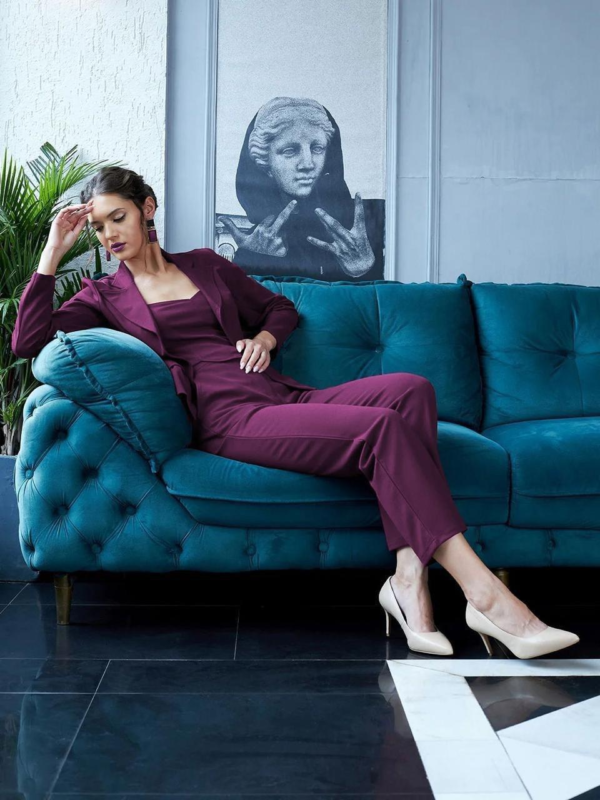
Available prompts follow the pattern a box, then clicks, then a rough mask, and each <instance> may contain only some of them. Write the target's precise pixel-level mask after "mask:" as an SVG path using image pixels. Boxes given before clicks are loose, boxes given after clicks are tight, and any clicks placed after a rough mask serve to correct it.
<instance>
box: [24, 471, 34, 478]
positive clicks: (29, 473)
mask: <svg viewBox="0 0 600 800" xmlns="http://www.w3.org/2000/svg"><path fill="white" fill-rule="evenodd" d="M25 477H26V478H31V477H33V470H32V469H27V470H25Z"/></svg>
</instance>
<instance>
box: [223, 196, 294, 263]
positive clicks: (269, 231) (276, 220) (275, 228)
mask: <svg viewBox="0 0 600 800" xmlns="http://www.w3.org/2000/svg"><path fill="white" fill-rule="evenodd" d="M295 207H296V200H290V202H289V203H288V204H287V206H286V207H285V208H284V209H283V210H282V211H280V213H279V214H278V216H277V217H275V214H269V216H268V217H265V218H264V219H263V221H262V222H259V223H258V225H257V226H256V228H255V229H254V230H253V231H252V233H246V232H245V231H242V230H240V229H239V228H238V227H237V225H236V224H235V223H234V222H233V220H231V219H229V217H218V220H219V222H222V223H223V225H224V226H225V227H226V228H227V230H228V231H229V233H230V234H231V235H232V236H233V239H234V241H235V243H236V244H237V246H238V247H245V248H246V250H251V251H252V252H253V253H261V254H262V255H265V256H279V257H281V258H282V257H283V256H285V255H287V247H286V246H285V243H284V241H283V239H282V237H281V236H280V235H279V232H280V230H281V228H282V226H283V225H284V224H285V223H286V222H287V221H288V219H289V217H290V215H291V213H292V211H293V210H294V208H295Z"/></svg>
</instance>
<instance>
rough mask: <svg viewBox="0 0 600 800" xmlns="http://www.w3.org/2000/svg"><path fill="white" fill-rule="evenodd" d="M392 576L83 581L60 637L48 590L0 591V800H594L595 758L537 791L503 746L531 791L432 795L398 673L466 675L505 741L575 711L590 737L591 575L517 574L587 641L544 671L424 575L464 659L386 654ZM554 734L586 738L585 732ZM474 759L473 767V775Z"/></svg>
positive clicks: (593, 666) (455, 591) (594, 654)
mask: <svg viewBox="0 0 600 800" xmlns="http://www.w3.org/2000/svg"><path fill="white" fill-rule="evenodd" d="M388 574H389V573H382V572H376V571H337V572H333V571H332V572H330V573H325V572H316V571H315V572H304V571H289V572H285V573H269V572H262V573H251V574H241V575H235V574H234V575H230V574H219V575H215V574H201V573H176V574H175V573H172V574H170V575H140V574H135V573H130V574H122V573H119V574H116V575H115V574H110V573H80V574H79V575H77V576H76V578H75V584H74V591H73V605H72V611H71V624H70V625H68V626H59V625H57V623H56V612H55V606H54V587H53V585H52V576H51V575H45V574H42V575H41V576H40V580H39V581H38V582H36V583H32V584H18V583H0V798H1V800H8V799H10V800H16V798H27V800H33V799H34V798H35V800H38V798H39V800H42V799H43V800H47V799H49V798H66V797H67V796H68V798H69V800H78V798H83V797H86V798H88V797H89V798H92V797H96V796H97V797H104V796H106V797H109V796H110V797H111V798H119V799H120V800H125V799H126V798H133V797H136V796H139V795H148V796H151V797H153V798H156V800H170V799H171V798H176V797H198V798H203V799H204V800H206V799H207V798H228V800H232V798H246V797H247V798H267V797H268V798H271V799H274V798H282V799H283V798H300V797H312V796H318V797H319V798H321V799H322V800H326V799H327V800H328V799H329V798H332V799H333V798H346V797H348V798H355V799H356V798H363V797H364V798H374V797H382V798H383V797H385V798H388V797H390V798H393V797H397V798H402V799H403V800H411V798H414V799H415V800H416V799H417V798H419V800H425V799H426V798H436V799H437V800H446V798H447V799H448V800H450V798H451V799H452V800H463V798H467V797H468V798H469V800H478V799H479V798H483V797H486V798H490V799H491V798H495V800H517V798H533V799H534V800H538V798H539V800H560V798H567V797H578V798H586V799H588V798H592V799H593V800H599V798H600V788H595V787H600V772H599V777H598V781H597V784H595V783H594V775H595V769H596V768H598V770H599V771H600V753H596V751H595V750H594V749H592V750H591V751H590V750H589V749H588V748H587V746H584V745H581V746H580V747H579V748H575V749H574V752H573V753H571V754H570V755H571V757H573V758H574V757H576V756H577V757H578V758H580V759H585V768H584V767H581V765H579V772H578V775H579V778H580V780H581V781H583V782H582V783H579V784H577V783H575V784H574V786H573V788H568V787H565V786H562V785H561V786H559V785H558V783H557V782H556V781H552V782H551V781H550V780H549V779H548V783H547V786H545V787H544V788H540V786H539V785H536V784H535V781H533V782H532V783H529V784H528V783H527V782H528V780H529V778H528V776H527V775H523V771H522V770H521V767H520V766H519V765H517V762H518V760H519V758H518V756H519V753H518V752H517V751H516V750H510V749H507V752H508V757H507V763H508V759H510V767H511V769H512V765H513V764H515V765H517V766H516V767H515V769H516V772H518V773H519V776H520V778H521V779H522V780H523V784H521V781H520V778H519V777H515V776H513V777H512V781H513V783H510V780H509V779H506V782H505V783H502V781H504V780H505V778H504V777H503V778H502V780H500V781H499V782H498V779H497V777H496V778H494V780H496V781H497V782H496V783H494V780H492V779H490V783H489V785H487V784H486V783H485V779H483V778H482V779H481V780H482V781H483V783H482V782H481V781H480V782H479V783H478V782H477V780H476V778H477V776H476V775H475V773H474V779H473V783H472V784H470V785H468V787H467V789H466V790H465V789H462V790H461V791H460V792H459V791H458V790H457V788H456V786H454V785H452V784H451V782H449V783H448V785H447V786H446V787H445V788H443V789H440V786H441V785H442V784H441V783H440V778H439V776H437V775H435V776H434V775H433V774H432V771H431V768H430V767H429V766H428V760H427V758H428V755H427V753H428V751H427V749H426V747H425V744H426V741H425V739H421V738H420V736H421V734H420V733H419V732H418V731H417V730H416V728H415V717H414V714H415V708H417V711H418V706H413V703H412V697H414V698H415V701H416V700H417V694H418V690H417V689H416V688H414V689H411V688H410V687H411V686H416V685H415V684H414V683H413V684H411V680H414V677H412V678H410V680H408V679H407V682H406V689H405V687H404V685H403V686H402V692H400V693H399V692H398V680H402V677H400V678H399V676H402V675H408V674H409V673H408V672H406V668H407V667H408V668H414V667H422V669H421V670H420V671H419V672H418V674H421V675H426V676H427V677H429V676H431V675H433V673H434V672H435V671H436V668H437V667H438V665H441V664H443V665H444V666H443V667H442V668H441V669H442V673H440V677H441V678H444V674H443V670H444V669H447V670H448V671H449V672H450V673H452V674H451V675H450V676H445V678H448V677H449V678H451V679H452V680H454V679H455V678H456V676H457V675H458V674H459V673H460V674H461V675H466V677H464V678H462V677H460V678H456V679H457V680H460V681H464V682H465V685H466V686H468V689H469V690H470V691H469V692H468V695H469V696H468V698H467V699H468V700H469V702H471V704H473V702H474V701H476V706H477V711H478V712H479V713H482V715H485V716H484V717H483V716H482V719H484V720H485V724H486V725H488V727H489V734H490V735H491V737H492V738H493V739H494V742H493V743H494V745H496V744H499V742H500V738H498V741H496V733H498V734H501V733H508V732H509V731H513V732H516V731H519V732H520V731H521V730H523V729H522V728H521V727H518V726H520V725H522V724H523V723H524V722H527V723H528V724H531V725H534V724H535V720H536V719H537V720H538V721H539V720H541V718H542V717H545V716H547V718H548V721H550V720H554V722H558V718H556V717H552V715H553V714H555V713H556V712H557V711H558V712H559V713H566V712H567V711H573V710H576V709H577V708H581V709H583V710H585V711H586V714H587V716H585V714H584V715H583V716H584V717H585V719H584V722H583V724H584V726H585V725H588V726H592V725H595V723H596V721H597V720H598V719H600V718H599V717H597V716H596V714H597V702H598V701H599V700H600V668H598V669H597V667H599V666H600V622H599V613H598V612H599V610H600V602H599V600H598V595H597V577H598V573H597V570H592V569H553V570H551V571H550V570H548V571H546V570H533V569H529V570H525V569H513V570H511V571H510V576H511V577H510V580H511V589H512V591H513V592H514V593H515V594H516V595H517V596H518V597H520V598H521V599H522V600H523V601H524V602H526V603H527V604H528V605H529V607H530V608H531V609H532V610H533V611H534V612H535V613H536V614H537V615H538V616H539V617H540V618H541V619H542V620H543V621H544V622H546V624H548V625H552V626H555V627H559V628H566V629H568V630H573V631H575V632H576V633H578V634H579V636H580V637H581V641H580V642H579V643H578V644H577V645H574V646H573V647H570V648H567V649H566V650H564V651H558V652H556V653H555V654H551V658H552V659H553V661H552V665H553V668H552V669H550V670H548V674H540V669H539V667H540V665H539V664H537V665H536V662H537V661H539V660H538V659H532V660H530V661H522V660H520V659H512V658H508V656H510V654H509V653H507V652H506V651H503V650H502V649H501V648H497V649H496V650H495V655H494V657H493V658H490V657H489V656H488V655H487V652H486V650H485V648H484V646H483V642H482V641H481V639H480V637H479V635H478V634H476V633H474V632H473V631H471V630H470V629H469V628H467V626H466V624H465V621H464V612H465V600H464V597H463V595H462V592H461V591H460V589H459V588H458V586H457V585H456V584H455V583H454V581H453V580H452V579H451V578H450V576H448V575H447V573H445V572H443V571H442V570H441V569H438V568H433V567H432V568H430V570H429V580H430V588H431V594H432V599H433V604H434V609H435V617H436V623H437V625H438V627H439V628H440V629H441V630H442V631H443V632H444V633H445V634H446V635H447V636H448V638H449V639H450V640H451V642H452V644H453V646H454V654H453V656H450V657H447V656H444V657H437V658H436V657H435V656H428V655H427V654H422V653H416V652H413V651H410V650H409V649H408V648H407V645H406V639H405V637H404V635H403V633H402V630H401V629H400V627H399V625H397V624H396V623H395V621H394V620H392V621H391V623H392V627H391V637H390V638H389V639H388V638H387V637H386V635H385V616H384V613H383V611H382V609H381V608H380V606H379V604H378V603H377V594H378V591H379V588H380V587H381V585H382V583H383V581H384V580H385V579H386V577H387V575H388ZM451 662H452V663H453V664H454V665H456V672H454V667H453V666H452V663H451ZM465 662H472V664H471V663H468V664H467V666H468V667H469V669H468V670H467V671H466V672H465V670H464V664H465ZM500 662H502V663H500ZM507 662H510V663H509V664H508V669H507ZM432 666H433V668H434V669H433V672H432V670H431V667H432ZM582 666H585V668H586V669H582ZM402 667H404V669H405V672H404V673H402V672H401V669H402ZM459 667H460V669H459ZM536 667H537V669H536ZM500 668H504V672H502V670H501V669H500ZM425 669H427V670H428V672H427V673H424V670H425ZM499 669H500V673H501V674H500V673H499V672H498V670H499ZM461 670H462V671H461ZM528 670H529V671H528ZM409 672H410V674H411V675H412V676H414V674H415V670H414V669H409ZM513 672H514V674H512V673H513ZM584 672H585V674H583V673H584ZM404 691H406V692H411V691H412V692H413V695H410V694H403V692H404ZM435 691H436V692H437V693H438V694H437V697H438V698H439V701H438V705H437V706H436V713H438V708H439V721H440V731H441V730H442V729H443V728H444V726H445V724H447V722H448V720H447V719H446V716H447V715H449V714H450V713H454V711H452V709H453V706H452V705H451V702H450V698H451V696H453V692H452V691H451V689H450V688H448V689H445V688H444V686H443V685H441V686H439V687H436V689H435ZM407 698H408V699H409V700H410V701H411V702H410V712H409V711H408V710H407V706H406V703H407ZM445 698H447V700H446V699H445ZM405 712H406V713H405ZM428 713H431V709H429V711H428ZM458 713H461V712H458ZM565 720H566V718H565ZM538 724H539V723H538ZM561 725H562V728H563V729H564V726H565V725H571V726H573V735H574V736H575V738H577V735H578V732H579V727H578V725H579V722H578V721H577V720H576V719H574V718H573V717H571V718H570V721H568V720H567V721H565V722H561ZM512 726H517V727H512ZM575 728H577V730H575ZM598 732H600V729H599V731H597V733H598ZM486 735H487V734H486ZM553 735H554V736H556V734H555V733H553ZM581 736H582V737H583V736H584V730H583V729H582V731H581ZM440 738H441V739H443V736H442V734H441V733H440ZM459 738H464V737H459V736H458V735H457V736H456V740H458V739H459ZM597 738H599V739H600V736H597ZM507 741H508V739H507V740H505V743H506V742H507ZM514 741H515V740H513V744H514ZM554 742H555V743H554V744H553V745H552V747H554V748H557V752H558V751H559V750H560V748H561V745H560V744H558V743H556V740H554ZM536 743H537V740H536ZM440 744H441V745H442V746H443V745H444V742H443V741H441V742H440V741H438V742H436V745H440ZM458 744H460V743H459V742H458V741H454V740H451V741H449V744H448V747H450V746H451V745H455V746H457V745H458ZM531 745H532V741H531V740H530V739H529V740H528V741H527V745H525V743H524V744H523V747H525V746H527V747H531ZM543 746H544V747H545V748H546V750H544V752H548V750H547V748H548V745H547V742H546V743H544V745H543ZM540 747H542V743H541V742H540ZM457 752H458V751H457ZM503 753H504V751H503ZM538 755H539V753H538ZM461 757H462V756H461V754H459V755H457V756H456V757H455V758H456V761H457V763H458V760H459V759H460V758H461ZM536 757H538V756H536ZM540 757H541V756H540ZM468 763H469V769H470V770H472V771H476V770H477V759H473V758H470V760H469V762H468ZM482 763H483V762H482ZM505 766H506V765H505ZM586 769H587V772H586ZM498 772H499V773H500V772H501V770H499V771H498ZM583 776H585V777H583ZM479 777H480V778H481V776H479ZM586 780H587V784H586V783H585V781H586ZM515 782H516V783H515ZM461 786H462V784H461ZM482 786H483V788H482ZM582 786H584V787H585V790H584V791H581V787H582ZM569 792H572V793H569ZM573 792H574V793H573Z"/></svg>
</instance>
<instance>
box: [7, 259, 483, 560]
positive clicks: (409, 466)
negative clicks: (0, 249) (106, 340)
mask: <svg viewBox="0 0 600 800" xmlns="http://www.w3.org/2000/svg"><path fill="white" fill-rule="evenodd" d="M161 253H162V255H163V258H164V259H165V260H166V261H169V262H171V263H174V264H175V265H176V266H177V267H178V268H179V269H181V270H182V271H183V272H185V274H186V275H187V276H188V277H189V278H190V280H191V281H192V282H193V283H194V284H195V285H196V286H197V287H198V289H199V291H198V292H197V293H196V295H194V296H193V297H192V298H188V299H186V300H174V301H163V302H159V303H151V304H148V303H146V301H145V300H144V298H143V297H142V295H141V293H140V292H139V290H138V288H137V285H136V283H135V281H134V279H133V275H132V274H131V272H130V271H129V269H128V268H127V266H126V265H125V263H124V262H121V264H120V266H119V268H118V269H117V270H116V272H114V273H113V274H111V275H109V276H107V277H106V278H101V279H100V280H97V281H92V280H90V279H88V278H82V285H83V288H82V290H81V291H80V292H78V293H77V294H76V295H75V296H74V297H73V298H71V299H70V300H68V301H67V302H66V303H64V304H63V305H62V306H61V308H60V309H58V310H56V311H53V310H52V301H53V296H54V285H55V276H53V275H43V274H41V273H38V272H35V273H34V274H33V276H32V278H31V280H30V282H29V284H28V285H27V287H26V289H25V291H24V292H23V295H22V297H21V303H20V307H19V314H18V318H17V321H16V324H15V329H14V332H13V336H12V349H13V352H14V353H15V354H16V355H18V356H23V357H26V358H31V357H34V356H36V355H37V354H38V353H39V352H40V350H41V349H42V347H44V345H45V344H47V343H48V342H49V341H50V340H51V339H52V337H53V336H54V334H55V332H56V331H57V330H63V331H65V332H66V333H68V332H70V331H75V330H82V329H85V328H92V327H109V328H113V329H115V330H121V331H124V332H125V333H129V334H130V335H132V336H135V337H136V338H138V339H140V340H142V341H144V342H145V343H146V344H148V346H149V347H151V348H152V349H153V350H155V351H156V352H157V353H158V354H159V355H160V356H161V358H163V360H164V361H165V363H166V364H167V366H168V367H169V369H170V370H171V375H172V376H173V381H174V384H175V389H176V391H177V394H178V395H179V396H180V397H181V399H182V401H183V403H184V406H185V408H186V410H187V411H188V414H189V416H190V419H191V421H192V424H193V428H194V446H196V447H198V448H200V449H202V450H206V451H208V452H211V453H214V454H217V455H221V456H224V457H225V458H231V459H236V460H239V461H246V462H249V463H253V464H260V465H263V466H269V467H275V468H279V469H289V470H295V471H297V472H307V473H311V474H316V475H331V476H338V477H353V476H360V475H363V476H365V477H366V478H367V479H368V480H369V482H370V484H371V486H372V488H373V489H374V491H375V494H376V496H377V500H378V503H379V508H380V513H381V518H382V523H383V527H384V531H385V534H386V540H387V544H388V548H389V550H390V551H392V550H395V549H397V548H399V547H405V546H407V545H410V546H411V547H412V548H413V549H414V550H415V552H416V553H417V555H418V556H419V558H420V559H421V561H422V563H423V564H428V563H429V562H430V560H431V558H432V554H433V553H434V551H435V550H436V549H437V548H438V547H439V545H440V544H442V543H443V542H444V541H446V540H447V539H449V538H450V537H451V536H454V535H455V534H456V533H458V532H459V531H465V530H466V528H467V525H466V523H465V521H464V520H463V518H462V516H461V515H460V514H459V512H458V510H457V508H456V506H455V504H454V501H453V499H452V496H451V494H450V490H449V487H448V484H447V481H446V478H445V475H444V471H443V468H442V464H441V461H440V458H439V454H438V450H437V405H436V398H435V390H434V387H433V385H432V384H431V383H430V382H429V381H428V380H427V379H426V378H424V377H422V376H420V375H413V374H411V373H406V372H393V373H389V374H385V375H374V376H370V377H366V378H359V379H357V380H353V381H348V382H346V383H343V384H340V385H339V386H331V387H329V388H326V389H316V388H314V387H312V386H308V385H306V384H303V383H300V382H298V381H296V380H294V379H293V378H291V377H289V376H286V375H282V374H281V373H280V372H278V371H277V370H276V369H275V368H274V367H272V366H269V367H268V368H267V369H266V370H265V371H264V372H262V373H259V372H249V373H246V372H245V370H241V369H240V367H239V364H240V360H241V357H242V356H241V354H240V353H238V352H237V350H236V349H235V343H236V342H237V341H238V340H239V339H243V338H252V336H253V335H255V333H257V332H258V331H259V330H267V331H268V332H269V333H271V334H272V335H273V336H274V337H275V339H276V341H277V345H276V347H275V349H274V350H273V351H272V352H271V357H272V358H273V357H274V356H275V355H276V353H277V351H278V350H279V348H280V347H281V346H282V344H283V343H284V341H285V340H286V339H287V338H288V337H289V336H290V334H291V333H292V331H293V330H294V329H295V327H296V326H297V324H298V320H299V316H298V313H297V311H296V309H295V306H294V304H293V303H292V302H291V300H289V299H288V298H286V297H284V296H283V295H280V294H276V293H274V292H271V291H270V290H269V289H267V288H266V287H265V286H263V285H262V284H261V283H259V282H258V281H255V280H254V279H253V278H250V277H249V276H248V275H247V274H246V273H245V272H244V270H243V269H241V268H240V267H239V266H237V265H236V264H234V263H231V262H230V261H228V260H227V259H225V258H223V257H221V256H219V255H218V254H217V253H215V252H214V251H213V250H211V249H210V248H200V249H197V250H192V251H190V252H188V253H167V252H166V251H165V250H163V249H162V248H161ZM252 331H254V333H252ZM325 344H326V343H325ZM249 491H251V487H249Z"/></svg>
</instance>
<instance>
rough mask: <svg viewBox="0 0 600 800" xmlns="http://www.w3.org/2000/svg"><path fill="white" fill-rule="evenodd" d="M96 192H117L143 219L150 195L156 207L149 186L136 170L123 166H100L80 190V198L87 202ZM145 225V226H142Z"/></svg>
mask: <svg viewBox="0 0 600 800" xmlns="http://www.w3.org/2000/svg"><path fill="white" fill-rule="evenodd" d="M98 194H118V195H119V196H120V197H123V198H124V199H125V200H131V201H132V202H133V203H135V205H136V206H137V207H138V208H139V210H140V216H141V219H142V221H143V220H144V202H145V200H146V198H147V197H148V196H150V197H151V198H152V199H153V200H154V202H155V204H156V208H158V200H157V199H156V195H155V194H154V191H153V189H152V187H151V186H148V184H147V183H144V179H143V177H142V176H141V175H138V174H137V172H134V171H133V170H131V169H125V168H124V167H102V169H100V170H99V171H98V172H97V173H96V174H95V175H94V176H93V178H91V179H90V180H89V181H88V182H87V183H86V185H85V186H84V187H83V189H82V190H81V192H80V195H79V196H80V200H81V202H82V203H87V202H89V200H91V198H92V197H95V196H96V195H98ZM144 227H145V226H144Z"/></svg>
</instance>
